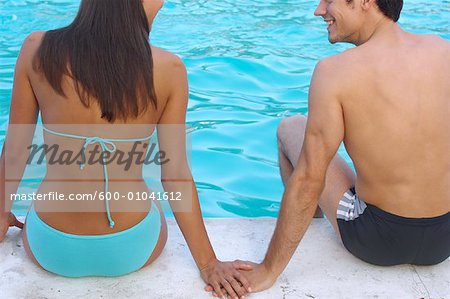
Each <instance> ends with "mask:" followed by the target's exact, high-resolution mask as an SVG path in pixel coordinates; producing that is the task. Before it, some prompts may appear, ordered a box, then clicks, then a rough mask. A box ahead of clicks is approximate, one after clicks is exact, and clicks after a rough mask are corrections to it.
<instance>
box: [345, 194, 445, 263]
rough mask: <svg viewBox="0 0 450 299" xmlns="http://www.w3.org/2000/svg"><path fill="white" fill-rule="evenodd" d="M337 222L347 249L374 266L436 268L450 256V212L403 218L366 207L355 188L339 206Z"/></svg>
mask: <svg viewBox="0 0 450 299" xmlns="http://www.w3.org/2000/svg"><path fill="white" fill-rule="evenodd" d="M337 222H338V226H339V231H340V233H341V238H342V242H343V243H344V246H345V248H347V250H348V251H350V252H351V253H352V254H353V255H354V256H356V257H358V258H360V259H361V260H363V261H366V262H368V263H371V264H374V265H380V266H392V265H399V264H413V265H435V264H438V263H440V262H443V261H445V260H446V259H447V258H448V257H449V256H450V212H449V213H447V214H444V215H442V216H438V217H433V218H405V217H400V216H397V215H394V214H391V213H388V212H385V211H383V210H381V209H379V208H377V207H375V206H373V205H370V204H367V203H365V202H364V201H362V200H360V199H359V198H358V195H357V194H356V192H355V189H354V188H351V189H350V190H348V191H347V192H345V194H344V196H343V197H342V199H341V201H340V202H339V206H338V211H337Z"/></svg>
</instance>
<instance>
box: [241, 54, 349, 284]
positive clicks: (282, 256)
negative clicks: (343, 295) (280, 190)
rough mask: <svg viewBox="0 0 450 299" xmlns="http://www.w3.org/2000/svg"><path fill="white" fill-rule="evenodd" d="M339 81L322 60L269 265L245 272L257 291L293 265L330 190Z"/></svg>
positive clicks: (337, 139) (339, 131) (338, 137)
mask: <svg viewBox="0 0 450 299" xmlns="http://www.w3.org/2000/svg"><path fill="white" fill-rule="evenodd" d="M338 80H339V78H338V77H337V76H336V75H335V72H333V69H332V68H331V67H330V64H329V61H328V60H324V61H321V62H319V64H318V65H317V66H316V69H315V71H314V74H313V79H312V81H311V86H310V90H309V100H308V101H309V104H308V105H309V115H308V121H307V125H306V132H305V139H304V143H303V147H302V150H301V153H300V157H299V159H298V164H297V165H296V166H295V170H294V172H293V174H292V176H291V178H290V179H289V182H288V184H287V186H286V190H285V192H284V194H283V199H282V203H281V208H280V213H279V217H278V221H277V225H276V228H275V232H274V235H273V237H272V240H271V242H270V245H269V249H268V251H267V254H266V257H265V259H264V261H263V263H262V264H261V265H259V266H258V267H255V268H257V269H256V271H254V272H253V273H248V274H247V273H245V275H246V276H248V278H249V280H250V281H251V287H252V289H253V290H254V291H261V290H263V289H266V288H269V287H270V286H272V284H273V283H274V282H275V281H276V279H277V277H278V276H279V275H280V274H281V272H283V270H284V268H285V267H286V266H287V264H288V263H289V260H290V259H291V257H292V255H293V254H294V252H295V250H296V248H297V246H298V244H299V243H300V241H301V239H302V238H303V235H304V234H305V232H306V230H307V228H308V226H309V224H310V223H311V219H312V218H313V216H314V212H315V210H316V208H317V204H318V201H319V197H320V195H321V193H322V191H323V189H324V187H325V177H326V172H327V168H328V165H329V164H330V162H331V160H332V159H333V157H334V155H335V154H336V152H337V150H338V148H339V145H340V144H341V142H342V140H343V138H344V119H343V111H342V107H341V104H340V102H339V93H338V91H339V84H338V82H337V81H338ZM255 272H259V273H258V274H257V273H255Z"/></svg>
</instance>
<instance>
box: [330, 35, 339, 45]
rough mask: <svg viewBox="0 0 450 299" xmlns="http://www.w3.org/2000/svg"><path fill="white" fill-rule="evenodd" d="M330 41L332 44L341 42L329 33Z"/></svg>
mask: <svg viewBox="0 0 450 299" xmlns="http://www.w3.org/2000/svg"><path fill="white" fill-rule="evenodd" d="M328 41H329V42H330V44H335V43H337V42H339V41H338V40H337V39H336V38H333V37H332V36H331V35H329V34H328Z"/></svg>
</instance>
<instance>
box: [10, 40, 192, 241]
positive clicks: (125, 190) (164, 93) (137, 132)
mask: <svg viewBox="0 0 450 299" xmlns="http://www.w3.org/2000/svg"><path fill="white" fill-rule="evenodd" d="M45 34H46V32H34V33H32V34H30V36H29V37H28V38H27V40H26V42H25V43H24V47H23V49H22V53H21V56H23V57H24V59H23V60H24V61H23V64H24V65H23V67H25V68H26V70H27V74H28V77H29V82H30V84H31V87H32V89H33V92H34V97H35V100H36V104H37V105H38V107H39V110H40V111H41V115H42V122H43V125H44V126H45V127H49V128H52V131H56V132H60V133H65V134H73V135H77V136H85V137H89V136H90V137H92V136H99V137H102V138H106V139H111V138H112V139H123V140H124V141H126V140H131V139H135V138H145V137H149V136H151V135H152V134H153V132H154V131H155V127H156V124H158V123H159V121H160V119H161V116H162V114H163V112H164V110H165V109H166V106H167V102H168V99H169V98H170V94H171V92H172V87H173V86H174V84H176V82H174V77H173V72H172V71H173V70H174V68H180V67H184V66H183V64H182V62H181V61H180V60H179V58H178V57H176V56H175V55H173V54H171V53H169V52H166V51H164V50H161V49H158V48H156V47H152V48H151V49H152V56H153V84H154V85H153V86H154V90H155V95H156V101H157V102H156V105H153V106H150V107H147V108H146V109H145V111H144V112H143V113H141V114H140V115H139V116H138V117H128V118H127V119H126V120H124V119H120V118H117V119H115V120H114V121H111V122H110V121H108V120H107V119H105V118H102V117H101V116H102V110H101V107H100V105H99V101H98V99H95V98H92V99H90V105H89V106H86V105H85V104H84V103H83V102H82V99H81V98H80V96H79V94H78V93H77V90H76V87H75V83H74V80H72V79H71V78H70V77H69V76H67V75H64V76H63V77H62V81H61V82H62V84H61V88H62V91H63V93H64V94H65V97H64V96H62V95H61V94H60V93H58V92H57V91H56V90H55V89H54V88H53V87H52V86H51V84H50V83H49V82H48V80H47V78H46V76H45V74H44V73H43V72H40V71H39V70H37V69H36V67H34V66H35V61H34V59H32V58H34V57H35V55H36V54H37V53H38V51H39V47H40V46H41V43H42V40H43V38H44V36H45ZM69 71H70V69H69ZM17 89H20V86H17ZM155 106H156V107H155ZM84 143H85V140H81V139H74V138H65V137H62V136H57V135H54V134H45V144H47V145H48V146H51V145H53V144H57V145H58V146H59V149H58V151H59V154H61V153H62V152H64V151H65V150H67V151H71V152H73V155H74V156H76V155H77V154H78V153H79V152H80V151H81V150H82V149H83V145H84ZM96 146H97V147H98V148H99V149H100V144H92V145H90V146H88V147H87V148H86V150H87V153H89V151H90V150H92V149H94V148H95V147H96ZM114 146H115V147H116V148H117V151H118V152H121V153H124V154H125V157H126V156H127V155H129V154H130V152H131V151H132V149H133V147H135V149H138V150H140V151H141V152H145V149H147V148H148V147H150V146H151V145H149V142H148V141H146V142H139V143H137V142H132V141H130V142H114ZM93 157H94V156H93ZM86 158H88V156H86ZM94 160H95V159H94ZM86 161H88V159H87V160H86ZM96 162H99V163H91V164H92V165H89V163H87V165H86V167H85V168H84V169H83V170H82V172H81V170H80V165H79V161H77V163H67V165H58V164H57V163H56V164H55V165H47V175H46V180H44V182H43V183H42V184H41V186H40V188H39V193H42V194H45V193H47V194H48V193H49V192H58V193H61V194H65V196H67V197H68V196H69V194H78V196H81V195H83V194H84V195H85V196H88V194H89V195H91V196H93V195H94V194H96V193H97V196H98V194H99V192H102V191H105V190H104V184H105V182H104V176H105V174H104V169H103V166H102V164H101V163H100V161H99V160H98V159H97V161H96ZM107 175H108V178H109V186H108V187H109V188H108V190H107V192H109V193H110V194H116V196H117V198H119V199H118V200H117V201H115V200H112V201H110V202H109V205H110V209H111V211H112V213H111V215H112V218H113V219H114V221H115V222H116V223H117V225H115V227H114V229H111V228H110V227H109V226H108V225H106V224H107V222H106V220H107V219H106V217H105V215H104V214H105V212H104V210H105V203H104V202H103V201H99V200H97V201H95V202H90V203H89V207H87V205H86V202H82V201H78V202H75V203H74V202H69V201H64V202H58V203H57V204H55V202H52V201H39V202H36V208H37V211H38V213H39V210H41V211H61V210H64V211H65V212H59V213H48V212H47V213H46V212H41V213H39V216H40V217H41V218H42V219H43V220H44V222H46V223H47V224H49V225H50V226H52V227H54V228H57V229H59V230H61V231H64V232H67V233H73V234H104V233H113V232H116V231H121V230H124V229H127V228H129V227H132V226H134V225H135V224H137V223H138V222H139V221H141V220H142V219H143V218H144V217H145V215H146V213H147V212H148V209H149V207H148V205H149V203H148V202H145V201H136V200H130V198H133V199H136V198H134V196H129V194H132V193H133V192H134V193H135V194H136V192H141V193H142V192H146V193H149V192H151V191H150V190H148V189H147V186H146V184H145V182H144V181H143V179H142V164H139V163H131V164H130V165H129V167H125V166H124V165H119V164H118V163H117V159H116V160H113V161H112V162H111V163H107ZM77 177H78V178H77ZM81 179H83V180H81ZM74 204H75V205H76V206H74ZM70 209H72V210H73V209H75V210H79V211H83V210H84V211H85V210H91V211H97V212H91V213H81V214H80V213H77V212H67V211H66V210H70ZM114 211H134V212H133V213H121V212H118V213H116V212H114Z"/></svg>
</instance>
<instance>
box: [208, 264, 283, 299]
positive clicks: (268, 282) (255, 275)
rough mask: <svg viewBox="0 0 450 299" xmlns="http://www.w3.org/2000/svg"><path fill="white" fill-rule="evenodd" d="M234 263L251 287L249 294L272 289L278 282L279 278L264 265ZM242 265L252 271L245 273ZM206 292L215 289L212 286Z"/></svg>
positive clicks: (246, 270)
mask: <svg viewBox="0 0 450 299" xmlns="http://www.w3.org/2000/svg"><path fill="white" fill-rule="evenodd" d="M233 263H234V265H235V268H236V269H237V270H239V271H240V272H241V274H242V275H243V276H244V277H245V278H246V279H247V281H248V283H249V286H250V287H249V288H248V289H247V290H248V292H251V293H257V292H261V291H264V290H267V289H269V288H270V287H272V286H273V284H274V283H275V282H276V281H277V277H275V276H274V275H273V274H272V273H270V271H269V270H268V269H267V267H266V266H265V265H264V264H263V263H261V264H256V263H252V262H244V261H234V262H233ZM242 265H247V266H248V267H251V268H252V269H251V270H248V269H245V270H244V271H243V269H242ZM205 291H207V292H211V291H214V289H213V288H212V287H211V285H208V286H207V287H206V288H205ZM214 293H215V294H214V295H216V296H217V295H218V294H217V292H214ZM219 296H220V295H219Z"/></svg>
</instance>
